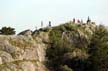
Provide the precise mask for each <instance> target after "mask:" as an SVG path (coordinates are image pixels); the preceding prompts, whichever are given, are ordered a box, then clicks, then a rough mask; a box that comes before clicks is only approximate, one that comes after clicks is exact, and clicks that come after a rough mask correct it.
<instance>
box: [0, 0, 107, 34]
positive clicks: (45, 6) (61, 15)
mask: <svg viewBox="0 0 108 71" xmlns="http://www.w3.org/2000/svg"><path fill="white" fill-rule="evenodd" d="M88 16H89V17H90V18H91V20H92V21H94V22H96V23H97V24H104V25H108V20H107V19H108V0H0V28H1V27H3V26H11V27H14V28H15V30H16V31H17V33H19V32H21V31H23V30H26V29H31V30H35V28H36V27H38V28H40V26H41V25H40V23H41V21H43V24H44V27H45V26H47V25H48V22H49V21H51V22H52V25H53V26H56V25H59V24H62V23H65V22H68V21H71V20H72V19H73V18H76V19H83V20H84V21H86V19H87V17H88Z"/></svg>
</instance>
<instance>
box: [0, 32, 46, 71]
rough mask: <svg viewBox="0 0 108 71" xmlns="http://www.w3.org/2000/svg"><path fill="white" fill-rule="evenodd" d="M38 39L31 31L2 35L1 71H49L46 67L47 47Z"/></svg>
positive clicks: (0, 45)
mask: <svg viewBox="0 0 108 71" xmlns="http://www.w3.org/2000/svg"><path fill="white" fill-rule="evenodd" d="M36 39H37V38H36ZM36 39H33V37H32V35H31V32H30V31H24V32H22V33H20V34H19V35H13V36H12V35H10V36H5V35H0V71H47V68H46V67H45V65H44V62H45V50H46V48H47V45H46V44H44V43H43V42H42V41H41V40H36ZM38 39H39V38H38Z"/></svg>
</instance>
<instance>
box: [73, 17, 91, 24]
mask: <svg viewBox="0 0 108 71" xmlns="http://www.w3.org/2000/svg"><path fill="white" fill-rule="evenodd" d="M72 22H73V23H76V22H77V23H83V20H79V19H77V20H76V19H75V18H73V21H72ZM90 22H91V19H90V18H89V17H88V19H87V23H90Z"/></svg>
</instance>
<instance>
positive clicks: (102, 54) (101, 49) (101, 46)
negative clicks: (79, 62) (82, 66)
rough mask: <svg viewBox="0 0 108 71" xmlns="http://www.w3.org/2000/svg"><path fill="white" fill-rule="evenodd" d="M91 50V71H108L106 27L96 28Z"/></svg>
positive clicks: (90, 46)
mask: <svg viewBox="0 0 108 71" xmlns="http://www.w3.org/2000/svg"><path fill="white" fill-rule="evenodd" d="M89 48H90V50H89V53H90V57H89V61H90V63H91V67H90V69H91V70H90V71H108V31H107V30H106V29H105V27H104V26H102V25H100V26H99V27H97V28H96V30H95V32H94V34H93V37H92V39H91V43H90V45H89Z"/></svg>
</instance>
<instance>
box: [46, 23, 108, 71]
mask: <svg viewBox="0 0 108 71" xmlns="http://www.w3.org/2000/svg"><path fill="white" fill-rule="evenodd" d="M77 30H80V33H84V34H85V35H89V34H90V32H88V31H85V30H84V29H83V28H82V27H81V26H78V25H75V24H69V23H66V24H63V25H60V26H59V27H54V28H53V29H52V30H51V31H50V33H49V39H50V42H51V44H50V47H49V48H47V50H46V57H47V58H48V61H47V65H48V67H49V68H50V69H53V70H54V71H108V31H107V30H106V29H105V27H104V26H102V25H100V26H97V27H96V28H95V29H94V30H95V31H93V34H91V35H90V36H88V37H87V38H85V37H84V36H76V35H77V34H79V33H78V32H77ZM63 32H68V33H67V34H66V36H64V37H62V36H63ZM68 34H69V35H68ZM68 36H75V37H74V39H76V38H77V37H78V40H74V39H73V37H71V38H68ZM70 39H73V40H74V42H75V43H76V44H73V43H74V42H73V43H72V42H70ZM88 39H89V43H87V42H85V41H86V40H88ZM73 45H76V46H80V47H81V48H76V47H75V46H73ZM84 45H85V46H86V47H87V48H83V46H84ZM76 49H79V50H81V52H80V51H79V52H78V53H81V54H83V52H88V53H86V54H88V55H89V56H88V58H81V57H79V56H77V54H76V53H75V51H76ZM81 54H80V55H81ZM75 55H76V56H75ZM82 57H84V56H82Z"/></svg>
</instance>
